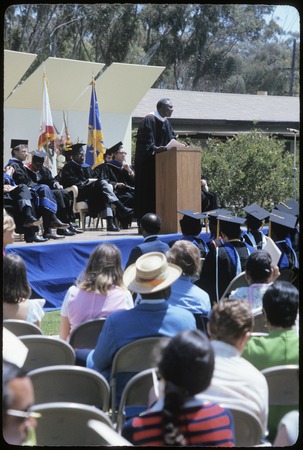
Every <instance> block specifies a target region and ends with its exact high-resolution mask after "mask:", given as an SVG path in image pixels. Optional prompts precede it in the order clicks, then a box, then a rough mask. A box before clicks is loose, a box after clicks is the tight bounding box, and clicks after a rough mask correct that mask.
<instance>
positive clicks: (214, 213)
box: [203, 208, 233, 219]
mask: <svg viewBox="0 0 303 450" xmlns="http://www.w3.org/2000/svg"><path fill="white" fill-rule="evenodd" d="M203 214H204V216H205V218H206V219H213V218H214V219H216V218H217V217H218V216H219V215H221V216H232V215H233V213H232V212H231V211H229V210H228V209H224V208H218V209H212V210H211V211H205V213H203Z"/></svg>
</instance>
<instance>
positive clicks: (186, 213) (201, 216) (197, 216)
mask: <svg viewBox="0 0 303 450" xmlns="http://www.w3.org/2000/svg"><path fill="white" fill-rule="evenodd" d="M178 213H180V214H183V215H184V216H186V217H190V218H192V219H197V220H200V219H204V218H205V214H204V213H201V212H196V211H193V210H192V209H182V210H180V211H178Z"/></svg>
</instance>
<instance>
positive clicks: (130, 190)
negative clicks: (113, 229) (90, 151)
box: [93, 142, 135, 229]
mask: <svg viewBox="0 0 303 450" xmlns="http://www.w3.org/2000/svg"><path fill="white" fill-rule="evenodd" d="M109 150H110V151H111V154H112V159H111V160H110V161H108V162H105V164H104V163H102V164H99V165H98V166H97V167H95V169H94V171H93V176H94V177H95V178H98V179H101V180H106V181H107V182H108V183H110V184H111V185H112V187H113V190H114V193H115V194H116V196H117V197H118V199H119V200H120V201H121V203H122V204H123V205H124V206H126V207H127V208H132V209H133V208H134V197H135V187H134V172H133V170H132V169H131V167H130V166H129V164H127V163H126V161H125V156H126V155H127V153H126V152H125V151H124V148H123V143H122V142H118V143H117V144H116V145H114V146H113V147H111V148H110V149H109ZM116 216H117V219H118V220H119V222H120V223H121V227H122V228H124V229H126V228H128V227H129V225H131V223H132V215H131V216H129V217H127V218H123V217H120V215H119V212H118V211H117V215H116Z"/></svg>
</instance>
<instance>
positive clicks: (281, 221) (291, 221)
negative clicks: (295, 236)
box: [269, 209, 297, 229]
mask: <svg viewBox="0 0 303 450" xmlns="http://www.w3.org/2000/svg"><path fill="white" fill-rule="evenodd" d="M269 221H270V222H273V223H276V224H278V225H282V226H283V227H286V228H291V229H293V228H295V226H296V223H297V217H296V216H294V215H293V214H287V213H285V212H284V211H279V210H278V209H273V210H272V211H271V213H270V216H269Z"/></svg>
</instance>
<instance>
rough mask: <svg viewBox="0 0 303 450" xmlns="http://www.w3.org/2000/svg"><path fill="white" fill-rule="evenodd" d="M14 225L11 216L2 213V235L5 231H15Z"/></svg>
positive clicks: (4, 212)
mask: <svg viewBox="0 0 303 450" xmlns="http://www.w3.org/2000/svg"><path fill="white" fill-rule="evenodd" d="M15 228H16V224H15V221H14V219H13V218H12V216H10V215H9V214H8V213H7V212H6V210H5V209H4V211H3V233H4V232H5V231H15Z"/></svg>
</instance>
